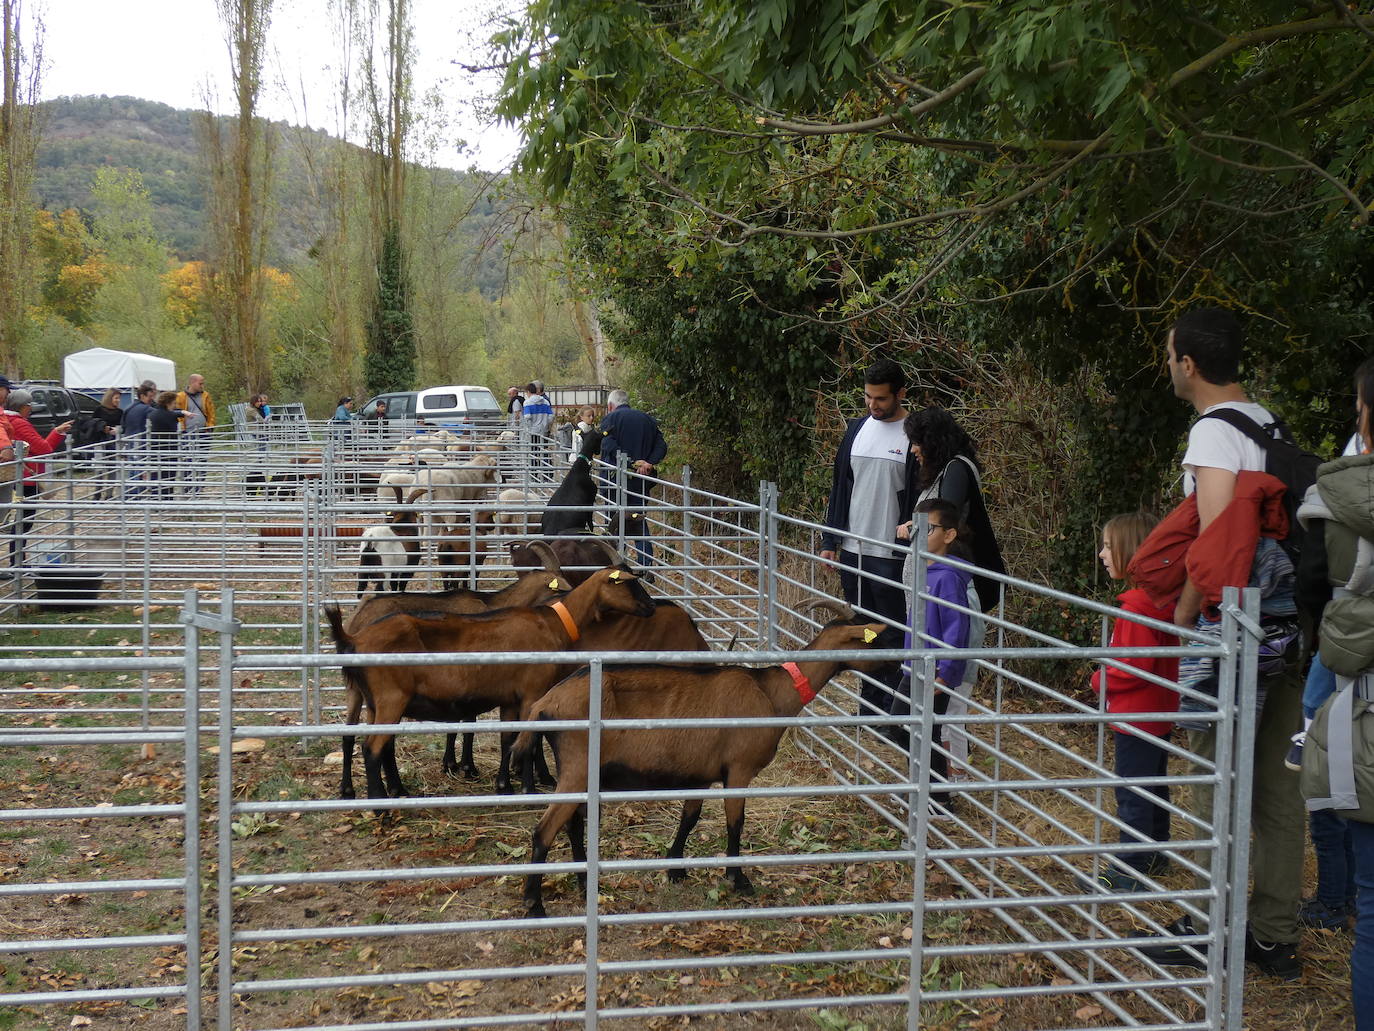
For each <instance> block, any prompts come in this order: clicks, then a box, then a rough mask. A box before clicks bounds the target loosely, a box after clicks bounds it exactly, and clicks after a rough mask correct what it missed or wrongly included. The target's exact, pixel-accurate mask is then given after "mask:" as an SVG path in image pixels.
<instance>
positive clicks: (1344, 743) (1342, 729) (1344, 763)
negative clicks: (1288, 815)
mask: <svg viewBox="0 0 1374 1031" xmlns="http://www.w3.org/2000/svg"><path fill="white" fill-rule="evenodd" d="M1341 679H1342V680H1346V683H1345V686H1343V687H1342V688H1341V690H1340V691H1338V692H1336V694H1335V695H1334V696H1333V697H1332V699H1331V703H1330V707H1329V708H1328V710H1327V714H1326V778H1327V788H1328V790H1329V791H1330V794H1329V795H1328V796H1327V797H1326V798H1309V799H1308V800H1307V808H1308V811H1309V812H1310V811H1313V810H1317V809H1359V808H1360V800H1359V795H1358V794H1357V792H1356V790H1355V684H1354V682H1353V681H1351V680H1347V679H1346V678H1344V677H1342V678H1341Z"/></svg>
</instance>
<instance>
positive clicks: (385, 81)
mask: <svg viewBox="0 0 1374 1031" xmlns="http://www.w3.org/2000/svg"><path fill="white" fill-rule="evenodd" d="M370 21H371V25H372V31H371V33H370V36H371V38H370V39H369V44H370V45H369V46H368V47H367V51H366V55H365V58H364V62H363V92H364V97H365V100H366V104H367V113H368V132H367V142H368V150H369V151H370V162H371V169H370V171H371V183H370V187H371V199H372V236H373V247H374V252H373V253H374V262H375V266H374V267H375V271H376V294H375V297H374V300H373V304H372V311H371V314H370V316H369V317H368V322H367V354H366V360H365V368H364V373H365V375H366V378H367V385H368V389H369V390H371V391H372V392H373V393H382V392H384V391H387V390H408V389H410V388H411V387H412V386H413V385H414V382H415V329H414V319H413V315H412V312H411V287H410V273H409V269H408V267H407V264H408V263H407V257H406V240H405V225H404V223H405V187H406V167H405V155H406V143H407V137H408V136H409V133H410V129H411V121H412V113H411V99H412V98H411V88H412V83H411V64H412V61H413V59H414V52H413V40H412V36H413V31H412V28H411V25H410V13H409V8H408V5H407V2H406V0H386V26H385V27H386V39H385V41H384V42H382V43H381V45H380V46H378V44H377V41H376V38H375V37H376V31H375V30H376V25H377V21H378V12H377V9H376V8H375V7H374V8H373V9H372V18H371V19H370Z"/></svg>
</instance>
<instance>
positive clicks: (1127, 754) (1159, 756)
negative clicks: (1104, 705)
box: [1112, 730, 1169, 870]
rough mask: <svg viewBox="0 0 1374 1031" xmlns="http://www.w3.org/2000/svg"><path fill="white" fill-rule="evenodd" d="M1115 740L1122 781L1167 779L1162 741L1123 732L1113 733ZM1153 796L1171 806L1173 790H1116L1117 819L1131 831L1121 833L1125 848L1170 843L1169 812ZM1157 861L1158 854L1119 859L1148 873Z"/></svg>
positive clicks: (1128, 855)
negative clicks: (1154, 861)
mask: <svg viewBox="0 0 1374 1031" xmlns="http://www.w3.org/2000/svg"><path fill="white" fill-rule="evenodd" d="M1112 736H1113V737H1114V738H1115V739H1116V775H1117V776H1118V777H1120V778H1121V779H1122V780H1131V779H1132V778H1135V777H1163V776H1164V775H1165V772H1166V770H1167V768H1168V764H1169V754H1168V753H1167V752H1166V751H1165V750H1164V749H1162V748H1160V747H1159V745H1158V744H1157V743H1156V742H1157V741H1158V740H1159V739H1157V738H1155V737H1153V736H1149V735H1147V736H1145V737H1136V736H1135V735H1134V734H1123V733H1122V732H1121V731H1119V730H1117V731H1113V732H1112ZM1150 795H1153V796H1154V797H1155V798H1158V799H1160V800H1162V801H1164V802H1168V801H1169V787H1168V785H1167V784H1155V785H1149V786H1142V787H1140V788H1131V787H1129V786H1127V785H1124V784H1123V785H1121V786H1120V787H1118V788H1117V789H1116V815H1117V818H1118V819H1119V820H1120V821H1121V822H1122V823H1124V824H1125V825H1126V827H1129V828H1130V830H1126V829H1125V828H1123V829H1122V831H1121V841H1122V842H1123V843H1124V844H1137V843H1139V842H1140V841H1141V840H1146V841H1150V840H1153V841H1168V840H1169V810H1167V809H1165V808H1164V807H1163V806H1160V805H1156V804H1155V803H1154V802H1153V801H1151V799H1150V797H1149V796H1150ZM1132 831H1134V832H1135V833H1132ZM1157 857H1158V853H1154V852H1127V853H1125V854H1124V855H1121V856H1119V857H1118V858H1119V859H1120V860H1121V862H1122V863H1124V864H1126V865H1127V866H1130V867H1133V868H1134V869H1136V870H1144V869H1145V868H1146V867H1148V866H1149V865H1150V864H1151V861H1152V860H1154V859H1156V858H1157ZM1160 858H1162V857H1160Z"/></svg>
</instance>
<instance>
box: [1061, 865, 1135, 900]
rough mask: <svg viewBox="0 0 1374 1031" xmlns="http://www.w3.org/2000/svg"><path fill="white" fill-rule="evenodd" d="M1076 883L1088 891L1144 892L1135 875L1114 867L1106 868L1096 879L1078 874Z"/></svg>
mask: <svg viewBox="0 0 1374 1031" xmlns="http://www.w3.org/2000/svg"><path fill="white" fill-rule="evenodd" d="M1078 883H1079V884H1081V885H1083V886H1084V888H1086V889H1087V890H1088V891H1106V892H1111V893H1113V894H1116V893H1120V892H1132V891H1145V890H1146V888H1145V885H1144V884H1142V883H1141V882H1140V879H1139V878H1138V877H1136V876H1135V874H1130V873H1127V872H1126V871H1125V870H1118V869H1117V868H1116V867H1114V866H1113V867H1108V868H1107V869H1106V870H1103V871H1102V872H1101V873H1099V874H1098V875H1097V876H1096V877H1089V876H1087V875H1086V874H1079V876H1078Z"/></svg>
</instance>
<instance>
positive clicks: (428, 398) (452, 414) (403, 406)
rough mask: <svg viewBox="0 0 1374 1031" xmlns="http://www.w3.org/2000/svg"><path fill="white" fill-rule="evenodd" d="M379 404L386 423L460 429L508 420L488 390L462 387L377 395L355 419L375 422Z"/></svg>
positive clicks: (465, 385)
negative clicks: (421, 424)
mask: <svg viewBox="0 0 1374 1031" xmlns="http://www.w3.org/2000/svg"><path fill="white" fill-rule="evenodd" d="M378 401H385V402H386V408H387V411H386V418H387V422H404V423H407V424H416V423H420V422H423V423H425V424H426V425H429V426H434V427H436V428H445V429H460V428H462V427H465V426H471V425H473V424H474V423H475V424H479V425H481V424H489V425H496V424H499V423H501V422H502V421H504V419H505V417H506V414H505V409H504V408H502V407H501V405H500V404H499V403H498V402H497V400H496V396H495V395H494V394H492V392H491V391H490V390H488V389H487V388H486V387H481V386H472V385H468V384H460V385H457V386H448V387H426V388H425V389H424V390H398V391H394V392H392V393H388V394H378V395H377V396H376V397H374V398H371V399H369V400H368V402H367V404H365V405H363V407H362V409H361V410H360V411H359V412H358V414H357V415H356V416H355V417H354V418H356V419H360V420H362V421H363V422H365V423H366V422H369V421H372V420H375V419H376V418H377V402H378Z"/></svg>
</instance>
